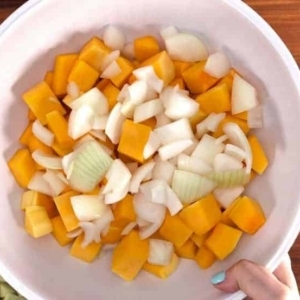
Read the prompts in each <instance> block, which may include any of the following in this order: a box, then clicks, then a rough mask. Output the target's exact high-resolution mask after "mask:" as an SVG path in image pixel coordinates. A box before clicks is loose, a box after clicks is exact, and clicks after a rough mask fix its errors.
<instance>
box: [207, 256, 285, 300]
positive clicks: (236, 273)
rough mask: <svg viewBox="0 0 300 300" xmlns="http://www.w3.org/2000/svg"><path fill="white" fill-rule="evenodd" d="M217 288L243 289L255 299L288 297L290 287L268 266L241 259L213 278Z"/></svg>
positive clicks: (229, 290)
mask: <svg viewBox="0 0 300 300" xmlns="http://www.w3.org/2000/svg"><path fill="white" fill-rule="evenodd" d="M212 283H213V284H214V286H215V287H216V288H218V289H219V290H222V291H224V292H227V293H234V292H237V291H238V290H242V291H243V292H244V293H245V294H246V295H247V296H249V297H250V298H252V299H253V300H274V299H288V297H289V293H290V291H289V288H288V287H286V286H285V285H284V284H282V283H281V282H279V280H278V279H277V278H276V277H275V276H274V275H273V274H272V273H271V272H269V271H268V270H267V269H266V268H264V267H262V266H259V265H257V264H255V263H253V262H250V261H247V260H241V261H240V262H238V263H237V264H236V265H234V266H233V267H231V268H230V269H228V270H227V271H226V272H225V273H219V274H217V275H216V276H215V277H213V279H212Z"/></svg>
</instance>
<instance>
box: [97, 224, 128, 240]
mask: <svg viewBox="0 0 300 300" xmlns="http://www.w3.org/2000/svg"><path fill="white" fill-rule="evenodd" d="M112 223H113V222H112ZM122 231H123V229H122V228H120V227H117V226H114V225H113V224H111V225H110V227H109V231H108V233H107V234H106V235H104V236H102V237H101V242H102V243H103V244H116V243H118V242H119V241H120V240H121V238H122V236H121V233H122Z"/></svg>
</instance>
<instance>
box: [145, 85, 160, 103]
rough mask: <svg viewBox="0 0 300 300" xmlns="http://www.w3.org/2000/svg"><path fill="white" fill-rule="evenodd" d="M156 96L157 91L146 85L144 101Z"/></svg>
mask: <svg viewBox="0 0 300 300" xmlns="http://www.w3.org/2000/svg"><path fill="white" fill-rule="evenodd" d="M157 98H158V93H157V92H156V91H155V90H154V89H153V88H152V87H150V86H149V85H148V88H147V95H146V100H145V101H149V100H154V99H157Z"/></svg>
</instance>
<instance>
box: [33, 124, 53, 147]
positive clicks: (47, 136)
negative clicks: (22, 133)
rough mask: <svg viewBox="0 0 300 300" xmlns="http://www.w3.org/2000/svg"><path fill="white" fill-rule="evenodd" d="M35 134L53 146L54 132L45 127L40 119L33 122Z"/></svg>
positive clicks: (43, 141) (44, 142) (46, 143)
mask: <svg viewBox="0 0 300 300" xmlns="http://www.w3.org/2000/svg"><path fill="white" fill-rule="evenodd" d="M32 133H33V135H34V136H35V137H36V138H37V139H38V140H39V141H41V142H42V143H43V144H45V145H47V146H49V147H51V146H52V145H53V142H54V134H53V133H52V132H51V131H50V130H49V129H47V128H46V127H44V126H43V125H42V123H41V122H40V121H39V120H35V121H34V122H33V124H32Z"/></svg>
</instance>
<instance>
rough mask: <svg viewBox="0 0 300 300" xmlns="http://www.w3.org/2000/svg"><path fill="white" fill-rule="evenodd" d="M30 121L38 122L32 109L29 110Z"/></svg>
mask: <svg viewBox="0 0 300 300" xmlns="http://www.w3.org/2000/svg"><path fill="white" fill-rule="evenodd" d="M28 120H29V121H35V120H36V116H35V115H34V113H33V112H32V110H31V109H28Z"/></svg>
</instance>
